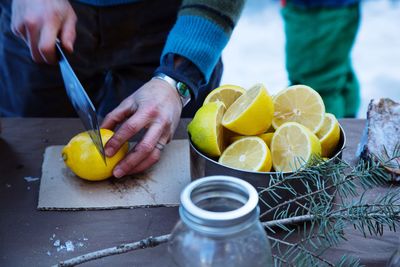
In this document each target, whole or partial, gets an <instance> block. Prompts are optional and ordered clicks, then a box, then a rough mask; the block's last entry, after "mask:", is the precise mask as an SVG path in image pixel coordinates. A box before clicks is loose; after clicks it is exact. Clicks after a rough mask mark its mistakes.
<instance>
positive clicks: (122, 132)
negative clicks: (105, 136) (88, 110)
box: [101, 79, 182, 178]
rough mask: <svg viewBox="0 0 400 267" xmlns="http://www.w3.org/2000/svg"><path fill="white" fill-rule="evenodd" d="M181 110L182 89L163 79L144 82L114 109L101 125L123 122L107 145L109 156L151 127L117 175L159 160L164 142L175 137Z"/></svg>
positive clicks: (145, 166) (118, 167)
mask: <svg viewBox="0 0 400 267" xmlns="http://www.w3.org/2000/svg"><path fill="white" fill-rule="evenodd" d="M181 112H182V103H181V100H180V97H179V95H178V92H177V91H176V89H175V88H173V87H172V86H171V85H170V84H168V83H167V82H165V81H162V80H159V79H152V80H150V81H149V82H147V83H146V84H144V85H143V86H142V87H141V88H139V89H138V90H137V91H136V92H135V93H133V94H132V95H130V96H129V97H128V98H126V99H125V100H124V101H123V102H122V103H121V104H120V105H119V106H118V107H117V108H115V109H114V110H113V111H112V112H110V113H109V114H108V115H107V116H106V117H105V119H104V121H103V124H102V126H101V127H102V128H108V129H113V128H115V127H116V126H117V124H121V123H122V125H121V127H120V128H119V129H118V130H117V131H116V132H115V134H114V136H113V137H112V138H111V139H110V140H109V141H108V142H107V144H106V147H105V150H106V155H107V156H109V157H110V156H112V155H114V153H115V152H116V151H117V150H118V149H119V148H120V147H121V146H122V144H123V143H124V142H126V141H127V140H129V139H130V138H131V137H132V136H134V135H135V134H136V133H138V132H139V131H140V130H141V129H143V128H146V129H147V131H146V133H145V135H144V137H143V139H142V140H140V142H138V143H137V145H136V146H135V147H134V149H132V151H131V152H130V153H129V154H128V155H127V156H126V157H125V159H123V160H122V161H121V162H120V163H119V164H118V165H117V166H116V167H115V168H114V171H113V174H114V176H115V177H117V178H119V177H121V176H124V175H127V174H133V173H138V172H142V171H144V170H146V169H148V168H149V167H151V166H152V165H153V164H154V163H156V162H158V160H159V159H160V156H161V150H162V147H163V146H162V145H165V144H166V143H168V142H169V141H170V140H171V139H172V137H173V134H174V132H175V130H176V127H177V126H178V123H179V118H180V115H181ZM160 144H161V145H160ZM160 148H161V149H160Z"/></svg>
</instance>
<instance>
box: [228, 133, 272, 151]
mask: <svg viewBox="0 0 400 267" xmlns="http://www.w3.org/2000/svg"><path fill="white" fill-rule="evenodd" d="M256 136H257V137H260V138H261V139H262V140H264V142H265V143H266V144H267V146H268V148H269V147H271V140H272V136H274V133H263V134H259V135H256ZM245 137H248V136H247V135H233V136H231V137H230V139H229V143H230V144H231V143H233V142H235V141H237V140H239V139H242V138H245Z"/></svg>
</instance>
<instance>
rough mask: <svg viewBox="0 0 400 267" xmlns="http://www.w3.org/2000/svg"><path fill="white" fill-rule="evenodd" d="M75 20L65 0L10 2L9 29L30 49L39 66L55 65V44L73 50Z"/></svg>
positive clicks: (19, 0) (16, 0)
mask: <svg viewBox="0 0 400 267" xmlns="http://www.w3.org/2000/svg"><path fill="white" fill-rule="evenodd" d="M76 21H77V17H76V15H75V12H74V10H73V9H72V7H71V5H70V3H69V2H68V0H13V1H12V18H11V29H12V31H13V33H14V34H15V35H17V36H19V37H21V38H22V39H23V40H24V41H25V42H26V44H27V45H28V46H29V49H30V51H31V55H32V59H33V60H34V61H35V62H38V63H43V62H46V63H49V64H54V63H56V62H57V56H56V50H55V43H56V39H57V38H58V37H59V38H60V40H61V43H62V45H63V47H64V48H65V49H66V50H67V51H68V52H72V51H73V45H74V42H75V37H76V31H75V25H76Z"/></svg>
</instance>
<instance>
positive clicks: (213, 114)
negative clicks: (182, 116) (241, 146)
mask: <svg viewBox="0 0 400 267" xmlns="http://www.w3.org/2000/svg"><path fill="white" fill-rule="evenodd" d="M224 112H225V105H224V104H223V103H222V102H220V101H218V102H210V103H207V104H205V105H203V106H202V107H200V108H199V109H198V110H197V112H196V114H195V115H194V118H193V120H192V121H191V122H190V123H189V125H188V132H189V134H190V138H191V140H192V142H193V144H194V145H195V146H196V147H197V148H198V149H199V150H200V151H201V152H203V153H205V154H206V155H208V156H211V157H217V156H220V155H221V153H222V151H223V150H224V129H223V127H222V125H221V120H222V117H223V115H224Z"/></svg>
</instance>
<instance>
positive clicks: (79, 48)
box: [0, 0, 222, 117]
mask: <svg viewBox="0 0 400 267" xmlns="http://www.w3.org/2000/svg"><path fill="white" fill-rule="evenodd" d="M2 2H3V1H2ZM71 3H72V6H73V8H74V10H75V12H76V15H77V17H78V23H77V38H76V41H75V46H74V53H73V54H72V55H69V56H68V57H69V60H70V62H71V65H72V67H73V69H74V70H75V72H76V74H77V76H78V78H79V79H80V81H81V83H82V85H83V87H84V88H85V89H86V91H87V93H88V94H89V96H90V98H91V99H92V101H93V103H94V105H95V106H96V109H97V111H98V113H99V115H100V116H105V115H106V114H107V113H108V112H110V111H111V110H112V109H113V108H115V107H116V106H117V105H118V104H119V103H120V102H121V101H122V100H123V99H125V98H126V97H127V96H129V95H130V94H132V93H133V92H134V91H135V90H137V89H138V88H140V87H141V86H142V85H143V84H144V83H145V82H147V81H149V80H150V79H151V77H152V75H153V72H154V70H155V69H156V68H157V67H158V66H159V64H160V55H161V52H162V50H163V47H164V43H165V41H166V38H167V36H168V33H169V31H170V29H171V27H172V26H173V25H174V23H175V21H176V16H177V10H178V7H179V5H180V1H175V0H172V1H171V0H169V1H168V4H166V1H165V0H155V1H139V2H135V3H132V4H124V5H117V6H111V7H94V6H89V5H85V4H80V3H77V2H71ZM10 6H11V3H10V1H5V2H3V4H2V6H1V7H0V116H3V117H15V116H24V117H70V116H76V113H75V111H74V110H73V108H72V106H71V104H70V103H69V100H68V99H67V96H66V93H65V89H64V84H63V81H62V79H61V75H60V70H59V68H58V66H57V65H56V66H49V65H46V64H36V63H35V62H33V61H32V59H31V56H30V52H29V49H28V47H27V45H26V44H25V43H24V42H23V41H22V40H21V39H19V38H18V37H15V36H14V35H13V34H12V32H11V29H10ZM221 75H222V63H221V62H219V64H217V66H216V68H215V70H214V73H213V75H212V77H211V81H210V82H209V84H208V85H207V86H205V87H203V88H201V89H200V92H199V94H198V95H199V97H198V102H197V103H192V104H191V105H189V106H188V107H187V108H185V109H184V110H183V113H182V116H184V117H191V116H193V115H194V113H195V111H196V109H197V107H198V106H200V104H201V103H202V101H203V100H204V97H205V95H206V94H207V93H208V92H209V91H210V90H211V89H213V88H215V87H216V86H217V85H218V84H219V82H220V78H221Z"/></svg>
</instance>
